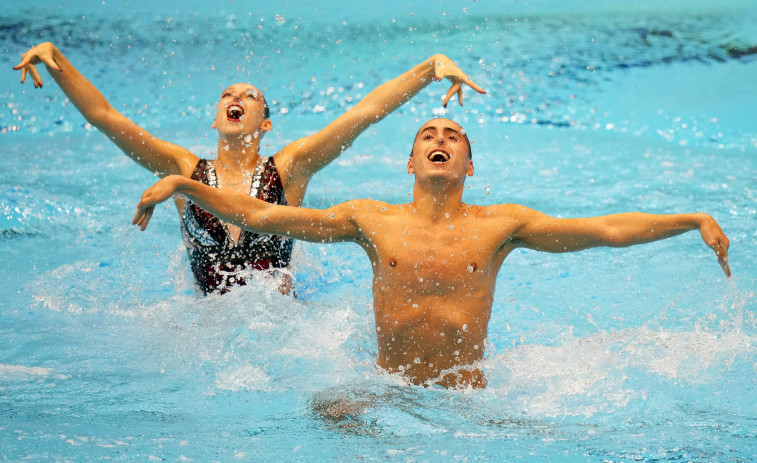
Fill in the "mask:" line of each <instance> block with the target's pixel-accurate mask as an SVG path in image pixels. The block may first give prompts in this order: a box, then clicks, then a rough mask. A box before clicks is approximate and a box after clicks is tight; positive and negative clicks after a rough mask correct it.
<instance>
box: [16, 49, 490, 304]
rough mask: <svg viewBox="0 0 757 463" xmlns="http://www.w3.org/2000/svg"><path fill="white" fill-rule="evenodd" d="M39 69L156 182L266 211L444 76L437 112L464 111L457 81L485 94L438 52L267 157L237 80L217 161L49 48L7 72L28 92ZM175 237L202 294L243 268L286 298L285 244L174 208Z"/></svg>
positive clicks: (251, 106)
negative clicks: (106, 93)
mask: <svg viewBox="0 0 757 463" xmlns="http://www.w3.org/2000/svg"><path fill="white" fill-rule="evenodd" d="M37 63H44V64H45V65H46V67H47V70H48V72H50V74H51V75H52V76H53V78H54V79H55V81H56V82H57V83H58V85H59V86H60V88H61V90H63V92H64V93H65V94H66V96H67V97H68V98H69V99H70V100H71V102H72V103H74V105H75V106H76V108H77V109H78V110H79V112H81V114H82V115H83V116H84V117H85V119H86V120H87V121H89V123H90V124H92V125H93V126H95V127H97V128H98V129H99V130H100V131H101V132H103V133H104V134H105V135H106V136H108V138H110V139H111V140H112V141H113V142H114V143H115V144H116V145H117V146H118V147H119V148H120V149H121V150H122V151H123V152H124V153H125V154H126V155H127V156H129V157H130V158H131V159H133V160H134V161H136V162H137V163H138V164H139V165H141V166H142V167H145V168H147V169H149V170H150V171H152V172H155V173H156V174H157V175H159V176H161V177H165V176H168V175H181V176H182V177H184V178H187V179H193V180H197V181H200V182H202V183H204V184H206V185H209V186H211V187H213V188H218V189H219V190H220V191H223V192H228V193H230V194H232V193H234V194H237V193H238V194H245V195H249V196H251V197H255V198H259V199H261V200H263V201H266V202H269V203H273V204H283V205H290V206H300V205H301V204H302V200H303V197H304V195H305V190H306V188H307V185H308V182H309V181H310V179H311V177H312V176H313V175H314V174H315V173H316V172H318V171H319V170H321V169H323V168H324V167H326V165H328V164H329V163H330V162H331V161H333V160H334V159H335V158H337V157H338V156H339V155H340V154H341V153H342V152H344V150H345V149H346V148H347V147H349V146H350V145H351V144H352V142H353V141H354V140H355V139H356V138H357V136H358V135H360V133H362V132H363V131H364V130H365V129H366V128H368V127H369V126H370V125H371V124H374V123H376V122H378V121H380V120H381V119H383V118H384V117H386V116H387V115H388V114H389V113H391V112H392V111H394V110H395V109H397V108H398V107H400V106H401V105H402V104H404V103H405V102H406V101H408V100H409V99H411V98H412V97H413V96H414V95H416V94H417V93H418V92H419V91H421V89H423V88H424V87H425V86H426V85H428V84H429V83H430V82H431V81H432V80H437V81H438V80H442V79H443V78H447V79H449V80H450V81H451V82H452V85H451V87H450V89H449V91H448V92H447V95H446V97H445V98H444V101H443V105H444V106H446V105H447V102H448V101H449V100H450V98H452V97H453V96H454V95H455V94H457V97H458V101H459V103H460V104H461V105H462V104H463V90H462V86H463V84H465V85H468V86H470V87H471V88H473V89H474V90H475V91H477V92H479V93H485V92H484V90H483V89H481V88H480V87H479V86H478V85H476V84H475V83H474V82H473V81H472V80H471V79H470V78H468V76H467V75H466V74H465V73H463V72H462V71H461V70H460V69H459V68H458V66H457V65H456V64H455V63H454V62H453V61H452V60H450V59H449V58H447V57H446V56H444V55H434V56H432V57H431V58H429V59H427V60H425V61H423V62H422V63H420V64H418V65H417V66H415V67H413V68H412V69H410V70H409V71H407V72H405V73H404V74H402V75H400V76H399V77H397V78H395V79H393V80H390V81H389V82H386V83H385V84H383V85H381V86H379V87H378V88H376V89H374V90H373V91H372V92H370V93H369V94H368V95H366V96H365V97H364V98H363V99H362V100H361V101H360V102H359V103H357V104H356V105H355V106H354V107H352V108H351V109H350V110H348V111H347V112H345V113H344V114H342V115H341V116H340V117H338V118H337V119H336V120H334V121H333V122H331V123H330V124H329V125H327V126H326V127H325V128H324V129H323V130H321V131H320V132H318V133H316V134H314V135H312V136H308V137H304V138H301V139H299V140H297V141H295V142H293V143H291V144H290V145H288V146H286V147H284V148H283V149H282V150H281V151H279V152H278V153H276V154H275V155H273V157H263V156H261V155H260V154H259V148H260V140H261V139H262V137H263V135H264V134H265V133H266V132H268V131H269V130H271V128H272V126H273V125H272V122H271V120H270V119H269V107H268V104H267V102H266V99H265V97H264V96H263V93H262V92H261V91H260V90H259V89H257V88H255V87H254V86H252V85H250V84H244V83H238V84H234V85H232V86H230V87H229V88H227V89H226V90H224V91H223V93H222V94H221V99H220V101H219V103H218V108H217V110H216V115H215V119H214V121H213V127H214V128H216V129H217V130H218V157H217V158H215V159H213V160H205V159H200V158H199V157H197V156H196V155H194V154H193V153H191V152H189V151H188V150H187V149H185V148H183V147H181V146H178V145H175V144H173V143H169V142H167V141H164V140H161V139H159V138H156V137H154V136H153V135H151V134H149V133H148V132H147V131H146V130H144V129H143V128H142V127H140V126H139V125H137V124H135V123H134V122H133V121H131V120H129V119H127V118H126V117H125V116H124V115H122V114H121V113H119V112H118V111H116V109H115V108H113V106H111V105H110V103H108V101H107V100H106V99H105V98H104V97H103V95H102V94H101V93H100V92H99V91H98V90H97V89H96V88H95V87H94V85H92V83H91V82H89V81H88V80H87V79H86V78H85V77H84V76H83V75H81V73H79V71H78V70H77V69H76V68H75V67H74V66H73V65H72V64H71V63H70V62H69V61H68V60H67V59H66V57H65V56H64V55H63V53H61V51H60V50H58V49H57V48H56V47H55V46H54V45H53V44H52V43H49V42H47V43H43V44H40V45H37V46H36V47H34V48H32V49H31V50H29V51H27V52H26V53H24V55H23V56H22V59H21V62H20V63H19V64H18V65H17V66H15V67H14V69H16V70H19V69H20V70H21V82H22V83H23V82H24V81H25V79H26V75H27V73H29V74H30V75H31V76H32V80H33V82H34V86H35V88H36V87H41V86H42V79H41V78H40V75H39V73H38V72H37V70H36V68H35V67H34V65H35V64H37ZM175 203H176V208H177V210H178V212H179V216H180V219H181V229H182V235H183V237H184V242H185V244H186V247H187V250H188V252H189V260H190V263H191V267H192V273H193V274H194V277H195V281H196V283H197V286H198V287H199V289H200V290H201V291H202V292H203V293H209V292H214V291H219V292H225V291H227V290H228V288H229V287H230V286H233V285H238V284H244V283H245V279H244V277H243V275H245V274H247V273H249V271H250V270H266V271H268V272H271V273H274V274H276V277H277V278H278V279H279V281H280V290H281V291H282V292H283V293H289V292H290V291H291V289H292V288H291V287H292V282H291V279H290V278H289V274H288V273H286V272H279V271H277V270H276V269H286V268H287V267H288V266H289V262H290V257H291V252H292V240H291V239H289V238H284V237H282V236H277V235H267V234H261V233H258V232H253V231H249V230H240V229H239V228H238V227H237V226H235V225H234V224H232V223H225V222H224V221H222V220H219V219H218V218H217V217H214V216H213V215H211V214H209V213H208V212H206V211H205V210H203V209H202V208H201V207H200V206H198V205H197V204H194V203H192V202H191V201H190V202H186V201H184V199H183V198H179V199H177V200H176V201H175Z"/></svg>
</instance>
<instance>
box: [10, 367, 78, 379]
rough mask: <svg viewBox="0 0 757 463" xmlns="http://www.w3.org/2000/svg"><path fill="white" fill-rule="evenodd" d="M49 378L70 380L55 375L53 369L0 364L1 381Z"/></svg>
mask: <svg viewBox="0 0 757 463" xmlns="http://www.w3.org/2000/svg"><path fill="white" fill-rule="evenodd" d="M49 376H52V377H54V378H57V379H66V378H68V376H66V375H61V374H55V373H54V371H53V369H52V368H43V367H27V366H25V365H8V364H2V363H0V379H6V380H24V379H34V378H46V377H49Z"/></svg>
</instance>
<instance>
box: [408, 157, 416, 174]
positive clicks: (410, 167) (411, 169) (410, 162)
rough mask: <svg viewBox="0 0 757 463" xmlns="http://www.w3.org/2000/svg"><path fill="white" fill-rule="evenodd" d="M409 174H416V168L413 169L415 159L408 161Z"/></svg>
mask: <svg viewBox="0 0 757 463" xmlns="http://www.w3.org/2000/svg"><path fill="white" fill-rule="evenodd" d="M407 173H408V174H410V175H413V174H414V173H415V167H413V157H412V156H410V159H408V160H407Z"/></svg>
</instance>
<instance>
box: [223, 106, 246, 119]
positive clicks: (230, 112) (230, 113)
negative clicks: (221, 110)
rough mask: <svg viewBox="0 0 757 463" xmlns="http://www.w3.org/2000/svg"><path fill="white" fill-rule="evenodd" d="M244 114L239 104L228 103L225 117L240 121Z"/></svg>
mask: <svg viewBox="0 0 757 463" xmlns="http://www.w3.org/2000/svg"><path fill="white" fill-rule="evenodd" d="M243 116H244V109H242V107H241V106H239V105H235V104H232V105H229V107H228V108H226V118H227V119H228V120H230V121H240V120H242V117H243Z"/></svg>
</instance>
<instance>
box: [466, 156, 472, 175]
mask: <svg viewBox="0 0 757 463" xmlns="http://www.w3.org/2000/svg"><path fill="white" fill-rule="evenodd" d="M465 175H467V176H468V177H473V159H468V168H467V169H465Z"/></svg>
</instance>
